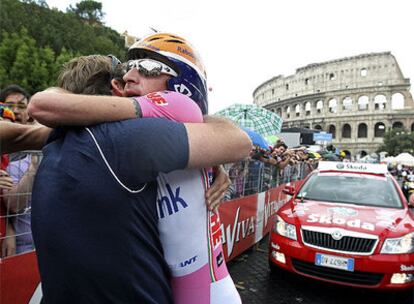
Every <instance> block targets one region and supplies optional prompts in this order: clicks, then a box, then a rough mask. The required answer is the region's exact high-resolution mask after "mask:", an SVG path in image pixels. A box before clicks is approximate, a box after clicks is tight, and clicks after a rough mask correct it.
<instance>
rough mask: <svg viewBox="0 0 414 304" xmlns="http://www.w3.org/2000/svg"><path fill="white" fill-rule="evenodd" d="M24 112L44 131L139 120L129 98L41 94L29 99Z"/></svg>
mask: <svg viewBox="0 0 414 304" xmlns="http://www.w3.org/2000/svg"><path fill="white" fill-rule="evenodd" d="M28 112H29V115H30V116H31V117H33V118H34V119H36V120H37V121H39V122H40V123H41V124H44V125H46V126H48V127H57V126H89V125H95V124H99V123H103V122H111V121H118V120H123V119H130V118H137V117H140V116H141V114H140V108H139V106H138V104H137V103H136V102H135V101H134V100H133V99H131V98H126V97H116V96H99V95H78V94H71V93H63V92H62V93H60V92H57V91H43V92H39V93H36V94H35V95H33V96H32V98H31V100H30V103H29V106H28Z"/></svg>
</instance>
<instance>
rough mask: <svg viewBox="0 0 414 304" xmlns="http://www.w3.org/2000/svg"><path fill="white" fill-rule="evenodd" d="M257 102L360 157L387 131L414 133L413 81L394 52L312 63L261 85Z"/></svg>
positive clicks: (286, 121)
mask: <svg viewBox="0 0 414 304" xmlns="http://www.w3.org/2000/svg"><path fill="white" fill-rule="evenodd" d="M253 98H254V103H255V104H256V105H259V106H263V107H264V108H266V109H268V110H271V111H273V112H276V113H277V114H278V115H279V116H280V117H282V118H283V121H284V122H283V127H285V128H286V127H301V128H311V129H318V130H321V131H326V132H329V133H331V134H332V138H333V139H332V144H333V145H334V146H336V147H337V148H339V149H342V150H345V151H347V152H349V153H351V155H353V156H355V157H357V158H358V157H361V156H364V155H366V154H371V153H373V152H375V151H376V150H377V149H378V147H379V146H380V145H381V144H382V142H383V136H384V133H385V131H386V130H389V129H391V128H399V129H402V130H404V131H406V132H411V131H414V103H413V98H412V95H411V93H410V79H408V78H404V76H403V74H402V72H401V69H400V67H399V65H398V62H397V60H396V59H395V57H394V56H393V55H392V54H391V52H383V53H370V54H362V55H358V56H353V57H346V58H341V59H337V60H332V61H327V62H322V63H313V64H309V65H307V66H305V67H302V68H299V69H297V70H296V73H295V74H294V75H291V76H287V77H283V76H281V75H279V76H276V77H273V78H272V79H270V80H268V81H266V82H264V83H262V84H261V85H260V86H259V87H258V88H256V90H255V91H254V92H253Z"/></svg>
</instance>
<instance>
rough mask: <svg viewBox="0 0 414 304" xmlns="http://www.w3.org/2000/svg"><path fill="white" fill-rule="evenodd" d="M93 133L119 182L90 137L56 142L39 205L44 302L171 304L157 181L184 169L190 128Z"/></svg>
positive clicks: (40, 180) (58, 135) (40, 178)
mask: <svg viewBox="0 0 414 304" xmlns="http://www.w3.org/2000/svg"><path fill="white" fill-rule="evenodd" d="M89 129H90V131H91V132H92V133H93V135H94V136H95V138H96V141H97V143H98V144H99V146H100V148H101V150H102V153H103V155H104V156H105V158H106V160H107V162H108V165H109V167H110V168H111V169H112V171H113V174H114V175H115V176H116V177H117V178H118V180H119V181H117V179H116V178H115V176H114V175H113V174H112V173H111V172H110V171H111V170H110V169H109V167H108V165H107V164H105V162H104V159H103V158H102V156H101V154H100V152H99V151H98V148H97V146H96V144H95V143H94V141H93V139H92V136H91V135H90V134H89V133H88V132H87V131H86V129H85V128H70V129H66V130H56V131H55V132H54V133H53V134H52V135H51V137H50V139H49V143H48V144H47V146H46V147H45V148H44V150H43V153H44V157H43V160H42V162H41V165H40V167H39V169H38V172H37V176H36V179H35V183H34V186H33V197H32V198H33V201H32V230H33V237H34V241H35V246H36V250H37V255H38V262H39V270H40V274H41V279H42V288H43V294H44V295H43V302H44V303H59V304H61V303H77V304H79V303H100V304H102V303H171V302H172V296H171V289H170V286H169V270H168V266H167V264H166V263H165V261H164V258H163V252H162V247H161V243H160V240H159V237H158V230H157V214H156V205H155V201H156V187H157V185H156V181H155V178H156V176H157V175H158V172H161V171H162V172H169V171H172V170H177V169H184V168H185V167H186V166H187V163H188V158H189V145H188V137H187V133H186V130H185V127H184V125H182V124H180V123H175V122H172V121H167V120H164V119H159V118H157V119H152V118H145V119H134V120H127V121H121V122H115V123H105V124H101V125H97V126H93V127H90V128H89ZM121 183H122V184H123V186H122V185H121ZM145 184H146V186H145V188H144V190H142V191H141V192H139V193H133V192H130V191H129V190H127V189H126V188H129V189H130V190H138V189H141V188H142V187H143V186H144V185H145Z"/></svg>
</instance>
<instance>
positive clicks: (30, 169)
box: [0, 151, 42, 258]
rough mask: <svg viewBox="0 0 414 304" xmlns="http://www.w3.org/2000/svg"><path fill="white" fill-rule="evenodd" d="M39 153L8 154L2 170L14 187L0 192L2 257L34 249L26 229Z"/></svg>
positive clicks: (29, 232) (28, 229)
mask: <svg viewBox="0 0 414 304" xmlns="http://www.w3.org/2000/svg"><path fill="white" fill-rule="evenodd" d="M41 155H42V154H41V152H40V151H25V152H19V153H14V154H10V155H9V156H8V158H9V164H8V166H7V168H6V171H7V172H8V174H9V176H10V177H11V178H12V179H13V183H14V185H15V186H14V188H13V189H12V190H10V191H8V190H5V189H0V246H1V255H0V257H2V258H4V257H7V256H12V255H15V254H20V253H24V252H28V251H32V250H34V245H33V238H32V232H31V226H30V217H31V194H32V186H33V181H34V176H35V173H36V170H37V167H38V165H39V163H40V160H41Z"/></svg>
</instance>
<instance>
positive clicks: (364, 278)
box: [292, 259, 384, 286]
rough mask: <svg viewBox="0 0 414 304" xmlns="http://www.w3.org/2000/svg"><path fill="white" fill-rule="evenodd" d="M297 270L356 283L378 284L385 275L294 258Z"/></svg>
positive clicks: (324, 277) (333, 279)
mask: <svg viewBox="0 0 414 304" xmlns="http://www.w3.org/2000/svg"><path fill="white" fill-rule="evenodd" d="M292 264H293V267H294V268H295V269H296V271H298V272H300V273H303V274H307V275H311V276H314V277H318V278H322V279H327V280H332V281H337V282H342V283H350V284H356V285H365V286H374V285H378V284H379V283H380V282H381V280H382V278H383V277H384V275H383V274H382V273H373V272H361V271H354V272H350V271H346V270H340V269H331V268H326V267H321V266H316V265H314V264H312V263H308V262H303V261H299V260H296V259H292Z"/></svg>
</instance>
